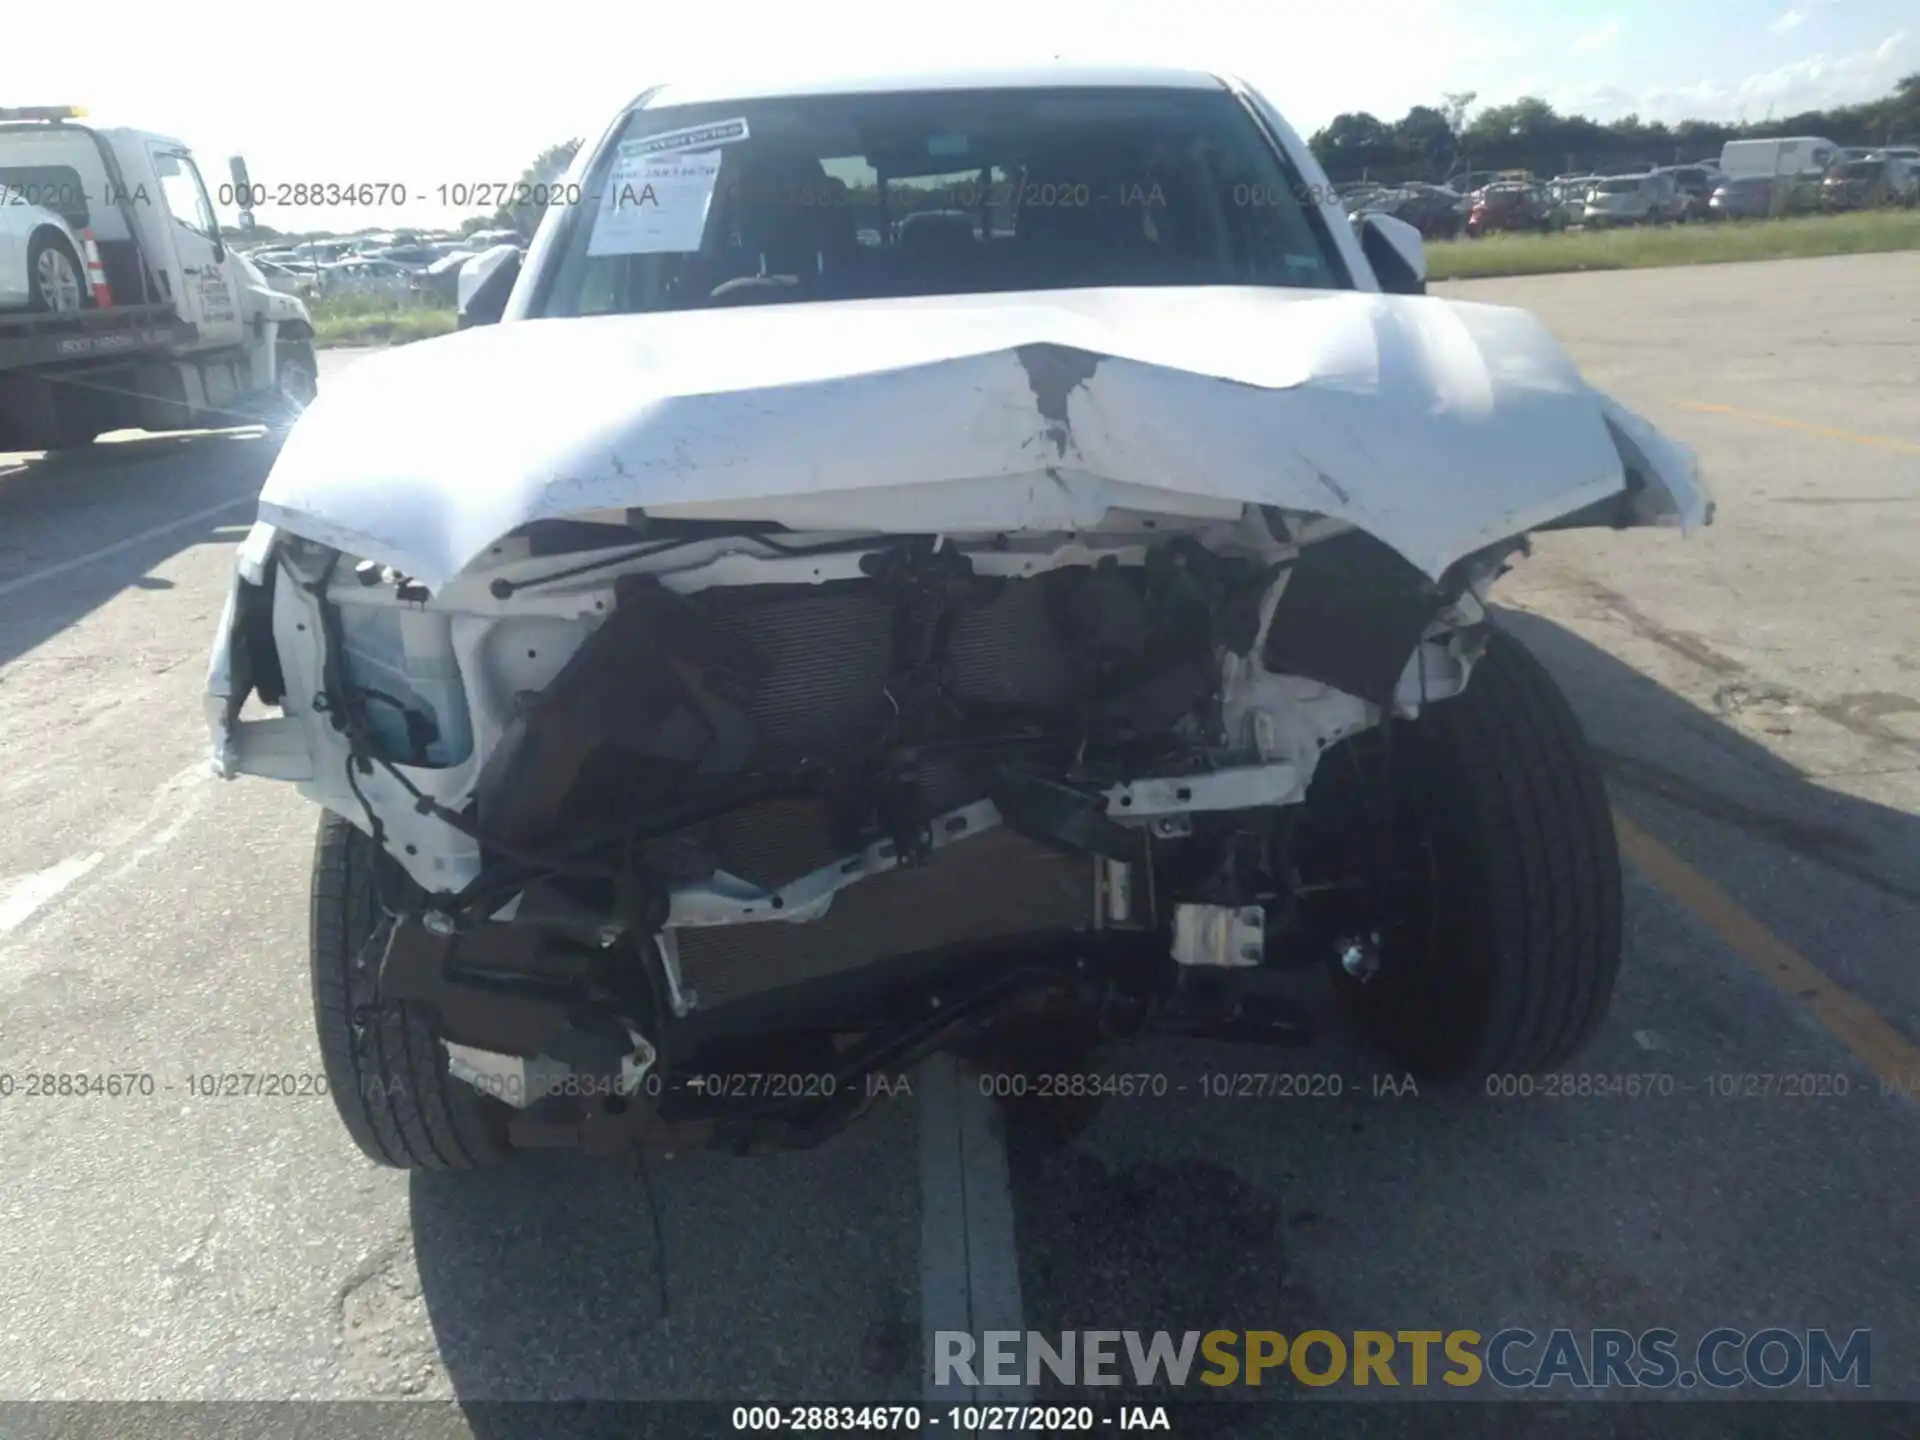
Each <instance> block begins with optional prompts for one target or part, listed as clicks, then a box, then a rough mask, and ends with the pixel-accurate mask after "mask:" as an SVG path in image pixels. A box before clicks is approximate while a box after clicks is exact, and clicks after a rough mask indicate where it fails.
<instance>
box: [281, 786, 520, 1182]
mask: <svg viewBox="0 0 1920 1440" xmlns="http://www.w3.org/2000/svg"><path fill="white" fill-rule="evenodd" d="M407 883H409V882H408V880H407V877H406V875H405V874H404V872H402V871H401V869H400V867H399V865H397V864H396V863H395V862H394V861H393V859H392V858H391V857H390V856H388V855H386V854H385V853H383V852H381V851H379V850H377V849H376V848H375V846H374V843H373V840H372V839H371V838H370V837H369V836H367V835H366V834H365V833H364V832H362V831H360V830H357V829H355V828H354V826H352V825H351V824H349V823H348V822H347V821H345V820H343V819H341V818H340V817H339V816H338V815H335V814H333V813H332V812H331V811H329V812H327V813H325V814H324V815H323V816H322V817H321V820H320V834H319V837H318V839H317V840H316V842H315V844H314V853H313V910H312V919H311V930H310V934H309V958H310V963H311V968H312V972H313V1018H314V1026H315V1029H316V1031H317V1032H318V1035H319V1040H320V1060H321V1064H322V1066H323V1067H324V1069H325V1070H326V1075H327V1088H328V1089H329V1091H331V1093H332V1095H333V1104H334V1108H335V1109H336V1110H338V1111H339V1112H340V1119H341V1121H342V1123H344V1124H345V1125H346V1127H347V1133H348V1134H349V1135H351V1136H352V1137H353V1141H354V1143H355V1144H356V1145H358V1146H359V1147H360V1149H361V1151H362V1152H363V1153H364V1154H365V1155H366V1156H367V1158H368V1159H370V1160H373V1161H376V1162H377V1163H379V1164H381V1165H388V1166H392V1167H394V1168H396V1169H402V1170H473V1169H478V1168H479V1167H481V1166H485V1165H494V1164H498V1163H499V1162H501V1161H502V1160H505V1159H506V1158H507V1157H508V1156H509V1155H510V1154H511V1153H512V1151H511V1149H510V1148H509V1147H508V1145H507V1143H506V1139H505V1134H504V1126H503V1125H502V1124H501V1123H500V1122H499V1117H498V1106H499V1102H498V1101H494V1100H490V1099H488V1098H487V1097H485V1096H483V1095H481V1094H480V1093H479V1092H478V1091H477V1090H475V1089H473V1088H472V1087H471V1086H470V1085H468V1084H467V1083H466V1082H465V1081H462V1080H458V1079H455V1078H454V1077H453V1076H452V1075H450V1074H448V1073H447V1051H446V1047H445V1046H444V1045H443V1044H442V1043H441V1040H440V1035H439V1033H438V1030H437V1028H436V1027H435V1025H434V1023H433V1021H432V1020H431V1018H429V1017H428V1016H427V1015H426V1014H424V1013H422V1012H421V1011H420V1010H419V1009H417V1008H416V1007H414V1006H411V1005H408V1004H406V1003H404V1002H399V1001H387V1002H384V1003H383V1002H381V1001H380V1000H379V998H378V995H377V993H376V989H375V979H376V977H377V974H378V969H379V964H380V947H379V944H378V940H379V936H380V935H381V934H382V933H383V931H384V927H383V925H382V924H381V922H382V920H383V918H384V916H383V912H382V909H381V904H380V898H379V897H380V894H381V893H382V892H384V893H386V894H387V895H390V896H391V895H394V894H397V893H398V892H399V890H400V888H401V887H402V886H403V885H405V884H407Z"/></svg>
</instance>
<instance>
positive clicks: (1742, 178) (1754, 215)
mask: <svg viewBox="0 0 1920 1440" xmlns="http://www.w3.org/2000/svg"><path fill="white" fill-rule="evenodd" d="M1815 192H1816V187H1815V186H1814V185H1813V184H1811V183H1810V182H1808V181H1803V180H1795V179H1791V178H1776V177H1774V176H1771V175H1735V176H1729V177H1726V178H1724V179H1722V180H1721V182H1720V183H1719V184H1718V185H1716V186H1714V188H1713V194H1712V195H1711V196H1710V197H1709V198H1708V200H1707V218H1708V219H1709V220H1765V219H1768V218H1769V217H1775V218H1777V217H1779V216H1785V215H1804V214H1806V213H1807V212H1808V211H1809V210H1812V209H1814V208H1816V206H1817V204H1818V197H1817V195H1816V193H1815Z"/></svg>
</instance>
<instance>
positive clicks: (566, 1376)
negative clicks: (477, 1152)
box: [410, 1101, 920, 1440]
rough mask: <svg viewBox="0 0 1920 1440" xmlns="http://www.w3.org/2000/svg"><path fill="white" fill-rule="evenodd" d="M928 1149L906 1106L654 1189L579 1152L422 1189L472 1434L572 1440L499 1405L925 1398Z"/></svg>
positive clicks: (455, 1373)
mask: <svg viewBox="0 0 1920 1440" xmlns="http://www.w3.org/2000/svg"><path fill="white" fill-rule="evenodd" d="M916 1135H917V1127H916V1116H915V1115H914V1113H913V1106H912V1105H911V1103H910V1102H905V1101H902V1102H901V1103H899V1104H898V1105H895V1106H882V1107H881V1113H878V1114H876V1115H874V1116H871V1117H869V1119H868V1121H867V1122H866V1123H865V1125H864V1126H863V1127H862V1128H861V1130H859V1131H856V1132H854V1133H852V1134H849V1135H846V1136H843V1137H841V1138H840V1139H838V1140H835V1141H831V1142H829V1143H828V1144H826V1145H824V1146H822V1147H821V1148H820V1149H818V1150H814V1151H807V1152H799V1153H792V1154H786V1155H774V1156H765V1157H753V1158H747V1159H737V1158H732V1157H727V1156H719V1155H689V1156H682V1157H679V1158H676V1159H672V1160H661V1159H654V1160H650V1161H649V1162H648V1166H647V1174H646V1176H645V1178H644V1179H643V1177H642V1175H641V1173H640V1171H639V1169H638V1167H637V1166H636V1165H635V1164H634V1163H633V1162H632V1161H629V1160H624V1159H612V1160H599V1159H590V1158H586V1157H578V1156H571V1155H530V1156H526V1157H523V1158H522V1160H521V1161H519V1162H517V1163H515V1164H513V1165H510V1166H508V1167H506V1168H505V1169H503V1170H501V1171H497V1172H493V1173H488V1174H482V1175H469V1176H433V1175H416V1176H415V1177H414V1178H413V1182H412V1190H411V1197H410V1198H411V1208H412V1221H413V1226H412V1228H413V1236H414V1251H415V1261H416V1264H417V1266H418V1270H419V1275H420V1285H421V1294H422V1297H423V1299H424V1301H425V1303H426V1307H427V1313H428V1316H429V1319H430V1321H431V1324H432V1326H433V1332H434V1337H435V1340H436V1343H437V1345H438V1348H439V1352H440V1358H441V1361H442V1363H443V1364H444V1365H445V1367H446V1370H447V1372H448V1375H449V1377H450V1378H451V1380H452V1382H453V1386H454V1390H455V1393H456V1394H457V1395H458V1396H459V1397H460V1399H461V1400H462V1401H463V1402H473V1404H474V1406H475V1407H476V1408H474V1409H473V1411H472V1415H471V1420H472V1423H473V1425H474V1430H475V1433H476V1434H481V1435H487V1436H498V1437H503V1440H504V1437H515V1440H518V1437H522V1436H524V1437H528V1440H532V1437H535V1436H540V1437H545V1436H548V1435H553V1434H572V1433H574V1432H573V1431H571V1430H556V1429H555V1428H554V1421H555V1414H553V1413H547V1412H544V1411H535V1410H532V1409H528V1408H523V1407H517V1406H513V1405H504V1406H489V1405H486V1404H482V1403H480V1402H487V1401H527V1400H575V1399H578V1400H648V1401H657V1400H666V1401H688V1400H702V1401H716V1400H726V1401H729V1402H735V1403H738V1402H744V1401H753V1400H758V1401H763V1402H764V1401H767V1400H771V1399H780V1400H786V1401H793V1400H799V1399H806V1398H811V1399H813V1400H815V1401H825V1400H834V1401H837V1402H839V1403H849V1402H850V1399H851V1397H865V1398H866V1400H867V1402H868V1403H875V1404H878V1403H894V1404H898V1403H905V1402H907V1401H910V1400H913V1399H916V1398H917V1397H918V1394H919V1388H920V1375H919V1351H918V1344H919V1295H918V1289H917V1285H916V1276H917V1273H918V1270H917V1263H918V1253H919V1234H920V1230H919V1226H920V1219H919V1197H918V1191H917V1156H918V1146H917V1141H916ZM650 1197H651V1200H650ZM650 1203H654V1204H657V1205H658V1211H657V1218H658V1223H659V1233H660V1235H661V1237H662V1238H663V1239H664V1241H665V1247H664V1255H665V1260H666V1269H665V1276H664V1286H665V1292H666V1293H665V1296H664V1308H663V1295H662V1284H663V1278H662V1276H661V1273H660V1270H659V1266H658V1261H659V1257H660V1255H661V1253H662V1251H661V1250H660V1249H659V1248H658V1247H657V1246H656V1245H655V1241H654V1234H655V1231H654V1219H655V1217H654V1215H652V1214H650V1213H649V1204H650ZM556 1413H557V1412H556ZM712 1429H713V1426H712V1424H711V1420H710V1417H709V1423H708V1425H707V1431H708V1432H711V1431H712Z"/></svg>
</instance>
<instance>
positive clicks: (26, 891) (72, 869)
mask: <svg viewBox="0 0 1920 1440" xmlns="http://www.w3.org/2000/svg"><path fill="white" fill-rule="evenodd" d="M106 858H107V853H106V851H104V850H96V851H94V852H93V853H92V854H91V855H70V856H68V857H67V858H66V859H65V860H62V861H61V862H60V863H59V864H58V865H49V866H48V867H47V868H46V869H44V870H36V871H34V872H33V873H32V874H31V875H23V876H21V878H20V879H18V880H16V881H14V883H13V884H12V885H11V886H9V887H8V888H7V892H6V894H5V895H4V896H0V935H6V934H9V933H10V932H12V931H14V930H18V929H19V928H20V927H21V926H22V925H24V924H26V923H27V921H28V920H29V919H31V918H32V916H33V912H34V911H36V910H38V909H39V908H40V907H41V906H42V905H45V904H46V903H47V902H48V901H49V900H51V899H53V898H54V897H55V896H56V895H58V894H59V893H60V892H61V891H62V890H65V889H66V888H67V887H68V886H69V885H71V884H73V882H74V881H76V880H78V879H79V878H80V877H81V876H82V875H85V874H86V873H87V872H88V871H89V870H91V869H93V867H94V866H96V865H98V864H99V863H100V862H101V861H102V860H104V859H106Z"/></svg>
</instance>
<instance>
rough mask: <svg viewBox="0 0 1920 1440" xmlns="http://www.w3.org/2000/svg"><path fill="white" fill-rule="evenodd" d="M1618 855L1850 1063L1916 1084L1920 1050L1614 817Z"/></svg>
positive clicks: (1721, 893) (1702, 880)
mask: <svg viewBox="0 0 1920 1440" xmlns="http://www.w3.org/2000/svg"><path fill="white" fill-rule="evenodd" d="M1613 828H1614V832H1615V833H1616V834H1617V835H1618V836H1619V837H1620V853H1621V854H1622V855H1624V856H1626V857H1627V859H1629V860H1631V861H1632V862H1633V863H1634V865H1635V867H1636V868H1637V869H1638V870H1639V871H1640V873H1641V874H1643V875H1645V876H1646V877H1647V878H1648V879H1649V880H1651V881H1652V882H1653V883H1654V884H1655V885H1657V886H1659V887H1660V888H1661V889H1662V890H1664V891H1665V892H1666V893H1667V894H1668V895H1669V896H1671V897H1672V898H1673V899H1675V900H1677V901H1678V902H1679V903H1680V904H1682V905H1684V906H1685V907H1686V908H1687V909H1688V910H1690V911H1692V912H1693V914H1694V916H1695V917H1696V918H1697V919H1698V920H1699V921H1700V922H1701V923H1702V924H1704V925H1705V926H1706V927H1707V928H1708V929H1709V930H1711V931H1712V932H1713V933H1714V934H1715V935H1717V936H1718V937H1719V938H1720V939H1721V941H1722V942H1724V943H1725V945H1726V946H1727V948H1728V949H1730V950H1732V951H1733V953H1734V954H1736V955H1738V956H1739V957H1740V958H1741V959H1742V960H1744V961H1746V962H1747V964H1748V965H1750V966H1752V967H1753V969H1754V970H1756V971H1758V972H1759V973H1760V974H1761V975H1762V976H1764V977H1765V978H1766V979H1768V980H1770V981H1772V982H1773V984H1774V985H1775V986H1777V987H1778V988H1779V989H1780V990H1781V992H1782V993H1784V994H1785V995H1786V996H1787V997H1788V998H1789V999H1792V1000H1795V1001H1797V1002H1798V1003H1800V1004H1801V1005H1804V1006H1805V1007H1806V1008H1807V1009H1808V1010H1809V1011H1811V1012H1812V1014H1813V1017H1814V1018H1815V1019H1816V1020H1818V1021H1819V1022H1820V1023H1821V1024H1822V1025H1823V1026H1825V1027H1826V1029H1827V1032H1828V1033H1829V1034H1831V1035H1832V1036H1833V1037H1834V1039H1836V1040H1838V1041H1839V1042H1840V1043H1841V1044H1842V1045H1844V1046H1846V1047H1847V1049H1848V1050H1850V1051H1852V1052H1853V1054H1854V1057H1855V1058H1856V1059H1858V1060H1859V1061H1860V1063H1861V1064H1863V1065H1865V1066H1866V1067H1867V1068H1868V1069H1870V1070H1872V1071H1873V1072H1874V1074H1875V1075H1877V1076H1879V1077H1880V1079H1882V1080H1886V1081H1892V1082H1894V1083H1896V1084H1899V1085H1901V1086H1908V1085H1912V1084H1914V1083H1916V1080H1920V1049H1917V1048H1915V1046H1914V1045H1913V1043H1912V1042H1911V1041H1910V1040H1908V1039H1907V1037H1906V1036H1904V1035H1902V1034H1901V1033H1900V1032H1899V1031H1898V1030H1896V1029H1894V1028H1893V1026H1892V1025H1890V1024H1888V1023H1887V1021H1886V1020H1885V1019H1884V1018H1882V1017H1881V1015H1880V1014H1879V1013H1878V1012H1877V1011H1876V1010H1874V1008H1873V1007H1872V1006H1871V1005H1869V1004H1867V1002H1866V1001H1864V1000H1862V999H1861V998H1860V997H1859V996H1858V995H1855V994H1854V993H1853V992H1852V991H1851V990H1848V989H1846V988H1844V987H1843V986H1840V985H1837V984H1835V983H1834V982H1833V981H1832V980H1831V979H1829V978H1828V976H1827V974H1826V972H1825V971H1823V970H1821V969H1820V968H1819V967H1818V966H1816V965H1815V964H1814V963H1813V962H1812V961H1811V960H1809V959H1807V958H1806V956H1804V955H1802V954H1801V953H1800V952H1799V951H1798V950H1796V949H1794V948H1793V947H1792V946H1791V945H1789V944H1788V943H1787V942H1786V941H1784V940H1782V939H1781V938H1780V937H1779V936H1778V935H1775V934H1774V933H1773V932H1772V931H1771V930H1769V929H1768V928H1767V927H1766V926H1765V925H1763V924H1761V923H1760V922H1759V921H1758V920H1756V919H1754V917H1753V916H1751V915H1749V914H1748V913H1747V912H1746V911H1745V910H1744V909H1742V908H1741V907H1740V905H1739V904H1738V903H1737V902H1736V901H1735V900H1734V899H1733V897H1732V896H1730V895H1728V894H1727V892H1726V891H1724V890H1722V889H1721V888H1720V887H1719V886H1718V885H1715V884H1714V883H1713V882H1712V881H1711V880H1709V879H1707V877H1706V876H1704V875H1702V874H1701V873H1700V872H1699V871H1698V870H1696V869H1694V868H1693V867H1692V866H1691V865H1689V864H1688V863H1687V862H1686V861H1684V860H1682V859H1681V858H1680V857H1679V856H1678V855H1676V854H1674V853H1673V851H1671V850H1669V849H1668V848H1667V847H1666V846H1664V845H1662V844H1661V843H1660V842H1659V841H1658V840H1656V839H1654V838H1653V837H1652V836H1651V835H1649V834H1647V832H1646V831H1644V830H1642V829H1641V828H1640V827H1639V826H1638V825H1635V824H1634V823H1633V822H1632V821H1631V820H1629V819H1628V818H1627V817H1626V816H1625V815H1622V814H1621V813H1620V812H1619V811H1618V810H1615V811H1614V812H1613Z"/></svg>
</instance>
